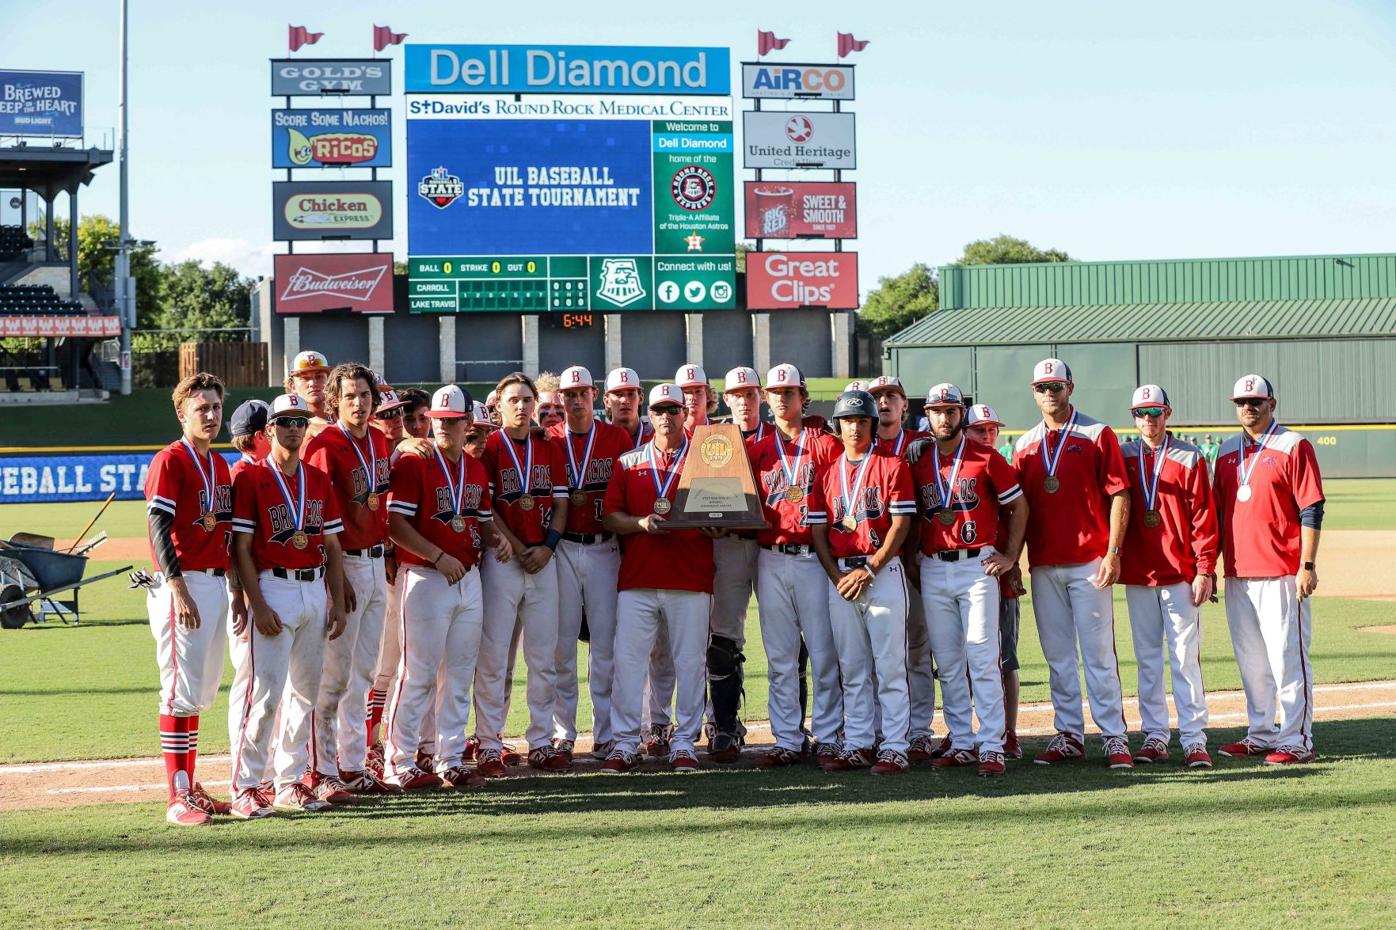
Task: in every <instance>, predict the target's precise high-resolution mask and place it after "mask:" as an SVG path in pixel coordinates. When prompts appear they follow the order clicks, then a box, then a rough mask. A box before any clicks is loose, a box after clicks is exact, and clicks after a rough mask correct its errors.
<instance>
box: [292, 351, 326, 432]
mask: <svg viewBox="0 0 1396 930" xmlns="http://www.w3.org/2000/svg"><path fill="white" fill-rule="evenodd" d="M329 383H330V363H329V361H327V360H326V359H325V356H323V355H321V354H320V353H319V352H316V351H315V350H314V349H309V350H307V351H305V352H302V353H300V354H299V355H297V356H296V357H295V358H294V359H293V360H292V361H291V370H290V371H289V372H287V374H286V383H285V387H286V393H288V394H295V395H296V396H298V397H299V398H300V399H301V400H302V401H303V402H304V403H305V405H306V407H307V408H309V410H310V417H311V419H310V429H309V430H308V432H307V433H306V439H307V440H310V439H312V438H314V437H315V435H316V434H317V433H319V432H320V431H321V430H322V429H324V428H325V427H326V426H329V425H330V423H331V422H333V421H334V409H333V408H332V407H331V406H330V399H329V391H328V388H329Z"/></svg>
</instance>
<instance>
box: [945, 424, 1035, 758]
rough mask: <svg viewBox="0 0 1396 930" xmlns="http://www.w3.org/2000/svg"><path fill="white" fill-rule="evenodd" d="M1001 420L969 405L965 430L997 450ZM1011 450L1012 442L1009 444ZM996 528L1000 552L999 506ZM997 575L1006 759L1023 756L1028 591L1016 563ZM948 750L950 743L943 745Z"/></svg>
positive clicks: (1004, 546) (1004, 530) (1003, 532)
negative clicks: (1022, 666) (1022, 640)
mask: <svg viewBox="0 0 1396 930" xmlns="http://www.w3.org/2000/svg"><path fill="white" fill-rule="evenodd" d="M1003 425H1004V424H1003V421H1002V420H1000V419H999V415H998V414H997V413H995V412H994V408H993V407H990V406H989V405H988V404H972V405H971V406H970V408H969V411H968V413H967V414H966V415H965V432H966V433H967V434H968V435H969V437H970V439H972V440H974V441H975V442H980V443H983V444H984V445H986V446H988V447H989V448H990V449H994V450H996V451H998V452H999V458H1001V459H1003V460H1004V461H1005V462H1009V463H1010V464H1012V463H1011V461H1010V459H1009V458H1006V457H1004V455H1003V454H1002V452H1001V451H1000V450H999V449H998V441H999V429H1000V428H1001V427H1002V426H1003ZM1009 448H1010V450H1011V448H1012V447H1011V445H1010V447H1009ZM998 524H999V531H998V535H997V536H996V537H994V548H995V549H997V550H998V551H999V552H1007V551H1008V521H1007V520H1005V519H1004V513H1003V508H1000V509H999V521H998ZM998 578H999V670H1000V677H1001V679H1002V680H1003V720H1004V725H1005V729H1004V737H1003V755H1004V757H1005V758H1008V759H1021V758H1023V749H1022V747H1021V746H1020V745H1019V744H1018V693H1019V686H1018V626H1019V610H1018V606H1019V605H1018V599H1019V598H1021V597H1022V596H1023V595H1024V594H1027V593H1028V592H1027V588H1024V587H1023V571H1022V569H1021V568H1019V567H1018V563H1017V562H1015V563H1014V564H1013V567H1012V568H1010V569H1009V570H1008V571H1006V572H1002V573H1000V574H999V576H998ZM946 748H947V749H949V746H948V745H947V746H946Z"/></svg>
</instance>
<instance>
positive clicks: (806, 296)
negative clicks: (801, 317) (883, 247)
mask: <svg viewBox="0 0 1396 930" xmlns="http://www.w3.org/2000/svg"><path fill="white" fill-rule="evenodd" d="M746 305H747V307H748V308H749V309H751V310H790V309H795V308H798V307H827V308H829V309H831V310H856V309H858V254H857V253H856V252H748V253H747V256H746Z"/></svg>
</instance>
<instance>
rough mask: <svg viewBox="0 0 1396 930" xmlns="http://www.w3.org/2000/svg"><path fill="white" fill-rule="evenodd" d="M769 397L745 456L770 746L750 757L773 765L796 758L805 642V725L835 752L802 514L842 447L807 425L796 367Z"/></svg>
mask: <svg viewBox="0 0 1396 930" xmlns="http://www.w3.org/2000/svg"><path fill="white" fill-rule="evenodd" d="M766 403H767V404H768V405H769V406H770V408H771V412H772V413H773V414H774V415H775V425H774V426H773V427H771V429H770V430H769V432H768V433H767V434H766V436H765V438H764V439H762V440H760V441H759V442H757V443H755V444H754V445H753V446H752V448H751V451H750V455H751V470H752V472H753V474H754V475H755V477H756V484H757V489H758V492H759V493H760V495H761V499H762V515H763V516H764V517H765V518H766V522H767V523H769V524H770V528H769V529H765V530H761V531H759V532H758V533H757V537H756V541H757V544H758V545H759V546H760V547H761V548H760V551H759V552H758V554H757V563H756V602H757V605H758V608H759V611H760V617H761V644H762V646H764V647H765V649H766V675H767V678H768V679H769V680H770V697H769V706H770V717H771V733H772V735H773V736H774V737H775V741H776V745H775V747H774V748H772V749H770V750H769V751H767V752H765V753H763V754H762V755H761V756H760V757H758V759H757V760H756V764H757V765H758V766H760V767H761V768H778V767H781V766H786V765H794V764H795V763H796V762H798V761H799V760H800V755H801V752H802V751H803V749H804V743H805V734H804V732H803V729H802V728H803V723H804V713H803V711H802V709H801V707H800V646H801V643H802V642H803V643H805V644H807V646H808V649H809V661H810V664H811V666H812V667H813V670H814V715H813V718H812V721H811V724H812V729H813V733H814V739H815V741H816V742H817V743H818V746H819V748H818V754H817V757H816V758H818V760H819V761H820V762H821V763H822V764H829V763H832V762H833V761H834V760H835V759H836V758H837V757H838V755H839V751H840V750H839V730H840V729H841V728H842V726H843V688H842V686H841V685H840V683H839V655H838V650H837V649H835V648H834V634H833V630H832V628H831V627H830V626H829V595H828V590H827V586H826V584H825V574H824V566H823V565H821V564H820V562H819V557H818V555H816V553H815V551H814V544H813V535H812V533H811V530H810V527H809V524H808V521H807V518H808V515H809V507H810V503H809V498H810V494H811V492H812V490H813V487H814V482H815V475H816V474H817V473H818V472H819V471H820V470H821V469H823V468H824V467H825V466H827V465H828V464H829V463H831V462H833V461H835V460H836V459H838V458H839V456H840V454H841V453H842V451H843V447H842V446H841V445H840V443H839V441H838V440H837V439H835V438H834V437H833V436H830V435H829V434H828V433H823V432H820V431H818V430H813V429H808V428H806V427H805V425H804V409H805V405H806V404H807V403H809V391H808V390H807V389H806V387H805V379H804V376H803V375H802V374H801V373H800V370H799V369H798V368H796V367H795V366H794V365H790V364H782V365H777V366H776V367H774V368H772V369H771V370H770V371H769V372H767V373H766Z"/></svg>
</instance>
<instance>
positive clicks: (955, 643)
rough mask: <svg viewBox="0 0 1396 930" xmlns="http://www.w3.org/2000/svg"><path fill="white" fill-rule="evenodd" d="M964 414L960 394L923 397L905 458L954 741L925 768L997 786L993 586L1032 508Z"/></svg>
mask: <svg viewBox="0 0 1396 930" xmlns="http://www.w3.org/2000/svg"><path fill="white" fill-rule="evenodd" d="M964 414H965V401H964V395H963V394H962V393H961V392H960V389H959V388H958V387H957V386H956V385H954V384H950V383H948V382H946V383H942V384H937V385H935V386H934V387H932V388H931V389H930V390H929V391H927V392H926V417H927V420H928V421H929V423H930V426H931V435H932V437H933V438H932V439H923V440H917V441H916V443H915V444H913V448H914V449H916V454H915V455H909V456H908V458H911V459H913V461H914V462H915V464H914V465H912V466H911V478H912V483H913V484H914V486H915V488H916V500H917V504H918V507H917V510H918V513H919V515H920V520H919V521H918V524H917V525H918V526H919V528H920V533H919V537H920V538H919V544H920V552H919V553H918V555H917V571H918V574H919V575H920V579H921V584H920V588H921V600H922V603H923V604H924V605H925V611H926V626H927V629H928V632H929V635H930V640H931V652H932V653H933V654H934V655H935V662H936V672H937V677H939V679H940V694H941V704H942V706H943V708H944V714H945V722H946V726H947V727H948V728H949V731H950V748H949V751H947V752H945V753H944V754H942V755H940V756H939V757H937V758H935V759H934V760H932V762H931V764H932V765H935V766H937V767H941V768H951V767H955V766H965V765H975V764H976V763H977V764H978V766H979V774H980V775H987V776H993V775H1002V774H1003V773H1004V764H1003V758H1004V757H1003V744H1004V738H1005V731H1006V725H1005V722H1004V710H1003V680H1002V676H1001V674H1000V672H999V582H998V577H999V576H1000V575H1002V574H1004V573H1005V572H1007V571H1009V570H1010V569H1012V568H1013V566H1014V565H1015V564H1017V561H1018V556H1019V555H1020V554H1021V553H1022V550H1023V533H1024V530H1025V529H1026V528H1027V523H1028V505H1027V501H1026V500H1025V499H1024V497H1023V490H1022V488H1021V487H1019V485H1018V473H1017V472H1016V471H1015V470H1014V468H1013V466H1012V465H1010V464H1009V463H1008V462H1006V461H1004V458H1003V456H1001V455H999V454H998V453H997V452H995V451H994V450H993V448H992V447H989V446H984V445H982V444H980V443H977V442H974V441H973V440H971V439H970V438H969V437H968V436H967V435H966V434H965V432H964ZM923 443H924V446H925V447H924V448H917V447H919V446H921V444H923ZM1000 508H1003V509H1006V511H1007V513H1006V516H1007V523H1008V539H1007V543H1006V545H1005V547H1004V549H1003V551H999V550H998V549H997V548H996V547H995V545H994V542H995V540H997V538H998V535H999V526H998V525H999V520H1000ZM971 687H972V688H973V694H972V696H971ZM976 713H977V714H978V715H979V732H978V734H976V733H975V730H974V714H976ZM976 735H977V737H978V738H977V739H976ZM976 748H977V750H978V751H977V753H976Z"/></svg>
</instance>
